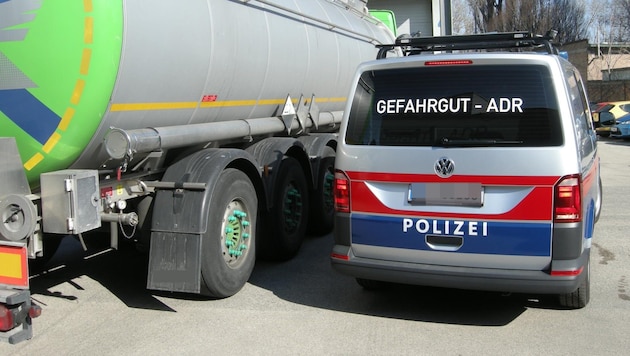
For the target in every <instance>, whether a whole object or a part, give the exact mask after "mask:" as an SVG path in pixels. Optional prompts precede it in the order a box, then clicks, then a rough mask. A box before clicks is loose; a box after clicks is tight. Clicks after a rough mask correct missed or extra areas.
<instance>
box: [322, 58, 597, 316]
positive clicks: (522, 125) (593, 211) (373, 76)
mask: <svg viewBox="0 0 630 356" xmlns="http://www.w3.org/2000/svg"><path fill="white" fill-rule="evenodd" d="M354 82H355V83H356V85H355V86H354V89H352V91H351V93H350V96H349V97H350V98H353V100H351V101H350V102H349V103H348V106H347V108H346V110H345V114H344V118H343V121H342V124H341V130H340V139H339V143H338V147H337V156H336V163H335V167H336V174H335V189H336V190H335V195H336V196H335V198H336V201H335V202H336V204H337V213H336V220H335V232H334V236H335V245H334V247H333V251H332V255H331V261H332V265H333V267H334V268H335V269H336V270H337V271H339V272H341V273H344V274H348V275H351V276H354V277H357V280H358V281H359V283H360V284H362V285H364V286H368V285H372V284H369V283H368V282H374V281H389V282H398V283H409V284H420V285H430V286H439V287H449V288H461V289H479V290H491V291H501V292H521V293H544V294H557V295H559V296H561V298H560V301H561V303H562V304H563V305H564V306H567V307H573V308H579V307H583V306H584V305H586V303H588V299H589V295H590V292H589V289H590V277H589V270H590V269H589V260H590V259H589V254H590V248H591V240H592V237H593V230H594V224H595V222H596V220H597V217H598V215H599V211H600V208H601V200H602V192H601V180H600V175H599V157H598V155H597V137H596V134H595V131H594V129H593V123H592V118H591V116H590V111H589V109H588V101H587V98H586V94H585V90H584V86H583V84H582V80H581V78H580V75H579V73H578V72H577V70H576V69H575V68H574V67H573V66H572V65H571V64H570V63H569V62H568V61H567V60H565V59H563V58H561V57H560V56H558V55H555V54H539V53H510V52H486V53H478V52H476V53H472V52H471V53H458V54H450V53H442V54H429V55H425V54H421V55H412V56H407V57H402V58H388V59H381V60H375V61H371V62H367V63H364V64H362V65H361V66H360V67H359V68H358V70H357V73H356V75H355V78H354Z"/></svg>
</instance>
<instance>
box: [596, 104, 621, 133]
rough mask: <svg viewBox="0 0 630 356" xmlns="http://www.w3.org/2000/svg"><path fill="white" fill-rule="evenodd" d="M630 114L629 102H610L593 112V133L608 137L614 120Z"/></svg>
mask: <svg viewBox="0 0 630 356" xmlns="http://www.w3.org/2000/svg"><path fill="white" fill-rule="evenodd" d="M628 113H630V101H611V102H608V103H606V104H605V105H602V106H600V107H599V108H597V109H596V110H595V111H593V121H594V122H595V131H597V134H598V135H600V136H603V137H608V136H610V127H611V126H613V125H614V124H615V120H616V119H618V118H620V117H622V116H624V115H626V114H628Z"/></svg>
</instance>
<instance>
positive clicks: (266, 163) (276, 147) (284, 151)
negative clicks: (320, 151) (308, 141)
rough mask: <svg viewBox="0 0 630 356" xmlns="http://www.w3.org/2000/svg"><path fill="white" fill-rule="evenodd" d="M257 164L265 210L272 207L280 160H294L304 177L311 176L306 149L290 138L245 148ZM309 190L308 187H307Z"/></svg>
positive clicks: (274, 138)
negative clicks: (285, 158) (288, 158)
mask: <svg viewBox="0 0 630 356" xmlns="http://www.w3.org/2000/svg"><path fill="white" fill-rule="evenodd" d="M247 152H249V153H250V154H251V155H252V156H254V158H255V159H256V161H257V162H258V164H259V165H260V170H261V173H262V181H263V185H264V187H265V198H266V199H265V200H266V202H267V205H266V206H265V210H267V211H268V210H269V209H271V208H272V207H273V200H274V199H273V196H274V187H275V186H276V181H277V180H278V179H279V178H280V176H279V175H278V174H274V172H278V170H279V168H280V164H281V163H282V159H283V158H284V157H286V156H289V157H293V158H295V159H296V160H297V161H298V162H299V163H300V165H301V166H302V169H303V171H304V174H305V175H306V177H309V176H312V172H311V166H310V164H309V162H308V156H307V152H306V148H305V147H304V145H303V143H302V142H300V141H299V140H297V139H295V138H292V137H271V138H267V139H264V140H262V141H260V142H257V143H255V144H253V145H251V146H250V147H248V148H247ZM309 188H310V187H309Z"/></svg>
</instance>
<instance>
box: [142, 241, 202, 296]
mask: <svg viewBox="0 0 630 356" xmlns="http://www.w3.org/2000/svg"><path fill="white" fill-rule="evenodd" d="M200 280H201V235H199V234H185V233H173V232H153V233H152V234H151V250H150V253H149V274H148V277H147V288H148V289H153V290H162V291H169V292H184V293H199V292H200V288H201V287H200V286H201V281H200Z"/></svg>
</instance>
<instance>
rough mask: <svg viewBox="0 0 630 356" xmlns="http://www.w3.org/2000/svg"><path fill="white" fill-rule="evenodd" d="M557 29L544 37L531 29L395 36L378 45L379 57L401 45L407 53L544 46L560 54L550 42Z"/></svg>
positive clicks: (549, 50) (549, 51) (404, 52)
mask: <svg viewBox="0 0 630 356" xmlns="http://www.w3.org/2000/svg"><path fill="white" fill-rule="evenodd" d="M557 33H558V31H556V30H550V31H549V32H547V34H545V35H544V36H539V35H533V34H532V33H530V32H526V31H522V32H498V33H484V34H477V35H463V36H436V37H403V36H400V37H398V38H397V39H396V43H393V44H383V45H377V46H376V47H377V48H379V51H378V54H377V56H376V59H383V58H386V57H387V52H388V51H391V50H393V49H394V48H395V47H401V49H402V51H403V54H404V55H405V56H409V55H414V54H420V53H422V52H433V51H453V50H471V49H499V48H503V49H508V48H523V47H544V48H545V49H546V50H547V53H549V54H558V50H557V48H556V47H554V45H553V44H552V43H551V41H552V40H553V39H554V38H555V37H556V34H557Z"/></svg>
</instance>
